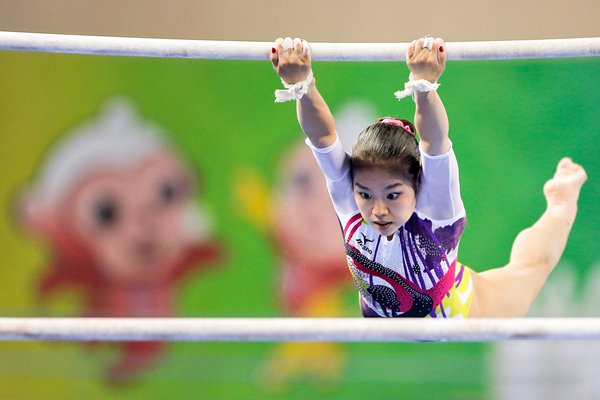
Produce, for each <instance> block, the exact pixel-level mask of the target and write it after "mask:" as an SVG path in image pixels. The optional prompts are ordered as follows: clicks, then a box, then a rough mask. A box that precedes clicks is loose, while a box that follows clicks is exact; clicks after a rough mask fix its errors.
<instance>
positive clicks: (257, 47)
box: [0, 31, 600, 61]
mask: <svg viewBox="0 0 600 400" xmlns="http://www.w3.org/2000/svg"><path fill="white" fill-rule="evenodd" d="M310 46H311V51H312V56H313V59H314V60H320V61H398V60H404V59H405V55H406V48H407V47H408V43H318V42H315V43H312V42H311V44H310ZM271 47H272V43H271V42H250V41H248V42H246V41H220V40H182V39H151V38H132V37H112V36H84V35H62V34H48V33H29V32H6V31H4V32H2V31H0V50H16V51H29V52H49V53H69V54H96V55H112V56H135V57H160V58H202V59H217V60H268V59H269V52H270V50H271ZM446 48H447V50H448V53H447V54H448V59H449V60H499V59H531V58H564V57H597V56H600V38H576V39H546V40H512V41H478V42H448V43H446Z"/></svg>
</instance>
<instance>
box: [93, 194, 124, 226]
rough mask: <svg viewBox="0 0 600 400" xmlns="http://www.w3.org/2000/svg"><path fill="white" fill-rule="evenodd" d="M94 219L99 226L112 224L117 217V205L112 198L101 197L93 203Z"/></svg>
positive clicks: (115, 221)
mask: <svg viewBox="0 0 600 400" xmlns="http://www.w3.org/2000/svg"><path fill="white" fill-rule="evenodd" d="M93 213H94V221H95V222H96V225H98V226H99V227H101V228H110V227H112V226H114V225H115V224H116V223H117V221H118V218H119V207H118V206H117V203H116V201H115V200H113V199H101V200H99V201H98V202H97V203H96V204H95V205H94V210H93Z"/></svg>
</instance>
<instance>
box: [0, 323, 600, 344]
mask: <svg viewBox="0 0 600 400" xmlns="http://www.w3.org/2000/svg"><path fill="white" fill-rule="evenodd" d="M0 340H2V341H15V340H18V341H25V340H30V341H195V342H301V341H319V342H428V341H452V342H494V341H508V340H600V318H521V319H516V318H515V319H503V318H490V319H387V318H382V319H363V318H0Z"/></svg>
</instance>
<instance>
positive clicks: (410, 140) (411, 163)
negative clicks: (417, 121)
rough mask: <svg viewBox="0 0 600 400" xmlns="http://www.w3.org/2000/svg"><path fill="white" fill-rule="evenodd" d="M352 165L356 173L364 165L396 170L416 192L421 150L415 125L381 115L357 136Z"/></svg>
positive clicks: (419, 172) (418, 180)
mask: <svg viewBox="0 0 600 400" xmlns="http://www.w3.org/2000/svg"><path fill="white" fill-rule="evenodd" d="M383 121H385V122H383ZM403 126H404V127H403ZM405 127H408V129H410V131H409V130H408V129H405ZM350 166H351V171H352V175H353V176H354V172H355V171H357V170H359V169H363V168H385V169H390V170H393V171H394V172H396V173H398V174H399V175H400V176H402V177H403V178H404V179H406V180H407V181H408V182H410V184H411V185H412V188H413V189H414V191H415V193H417V191H418V189H419V185H420V183H421V153H420V151H419V143H418V142H417V138H416V136H415V127H414V125H413V124H412V123H411V122H409V121H407V120H404V119H396V118H391V117H384V118H380V119H379V120H378V121H377V122H375V123H374V124H373V125H371V126H368V127H367V128H366V129H365V130H364V131H362V132H361V133H360V134H359V135H358V139H357V140H356V143H354V146H352V154H351V156H350Z"/></svg>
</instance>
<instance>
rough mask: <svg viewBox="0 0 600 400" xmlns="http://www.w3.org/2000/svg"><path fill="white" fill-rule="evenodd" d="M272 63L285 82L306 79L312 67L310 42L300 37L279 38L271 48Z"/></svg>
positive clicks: (292, 82)
mask: <svg viewBox="0 0 600 400" xmlns="http://www.w3.org/2000/svg"><path fill="white" fill-rule="evenodd" d="M271 63H273V68H274V69H275V72H277V74H279V76H280V77H281V79H282V80H283V81H284V82H285V83H288V84H294V83H297V82H301V81H303V80H305V79H306V77H307V76H308V73H309V72H310V69H311V66H310V64H311V59H310V48H309V47H308V42H307V41H306V40H302V39H299V38H294V39H292V38H290V37H286V38H285V39H282V38H278V39H277V40H275V43H274V44H273V48H272V49H271Z"/></svg>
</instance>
